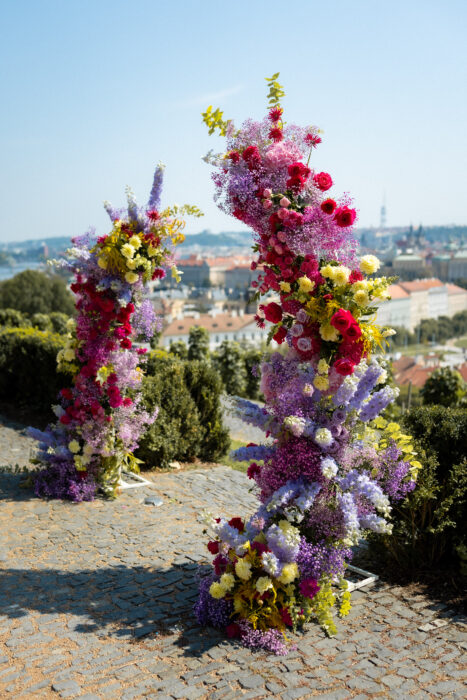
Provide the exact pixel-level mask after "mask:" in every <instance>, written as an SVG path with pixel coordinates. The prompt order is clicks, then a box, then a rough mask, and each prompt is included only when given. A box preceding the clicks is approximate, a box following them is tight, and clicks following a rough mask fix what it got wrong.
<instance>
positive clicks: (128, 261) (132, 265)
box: [126, 259, 138, 270]
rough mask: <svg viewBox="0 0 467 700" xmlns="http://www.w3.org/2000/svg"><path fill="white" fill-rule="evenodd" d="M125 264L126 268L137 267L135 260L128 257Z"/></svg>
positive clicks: (132, 268) (133, 268)
mask: <svg viewBox="0 0 467 700" xmlns="http://www.w3.org/2000/svg"><path fill="white" fill-rule="evenodd" d="M126 266H127V268H128V270H135V269H136V268H137V267H138V263H137V262H136V260H131V259H130V260H127V261H126Z"/></svg>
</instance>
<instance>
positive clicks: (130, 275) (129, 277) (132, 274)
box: [125, 272, 139, 284]
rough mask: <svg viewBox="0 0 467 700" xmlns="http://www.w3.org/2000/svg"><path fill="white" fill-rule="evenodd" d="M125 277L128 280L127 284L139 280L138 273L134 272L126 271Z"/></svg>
mask: <svg viewBox="0 0 467 700" xmlns="http://www.w3.org/2000/svg"><path fill="white" fill-rule="evenodd" d="M125 279H126V281H127V282H128V284H134V283H135V282H137V281H138V280H139V275H137V274H136V272H127V273H126V275H125Z"/></svg>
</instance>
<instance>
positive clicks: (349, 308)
mask: <svg viewBox="0 0 467 700" xmlns="http://www.w3.org/2000/svg"><path fill="white" fill-rule="evenodd" d="M277 78H278V74H276V75H274V76H273V77H272V78H271V79H268V83H269V89H270V90H269V111H268V114H267V116H266V118H264V119H263V120H262V121H261V122H255V121H252V120H248V121H246V122H245V123H244V124H243V125H242V127H241V128H240V129H236V128H235V126H234V124H233V122H232V121H226V120H224V119H223V114H222V112H220V111H219V110H215V111H213V110H212V108H211V107H210V108H208V110H207V111H206V112H205V113H204V114H203V118H204V121H205V122H206V124H207V125H208V127H209V130H210V132H211V133H214V132H215V131H219V132H220V134H221V135H223V136H225V137H226V139H227V148H226V150H225V151H224V152H223V153H221V154H214V153H212V152H211V153H209V154H208V156H207V157H206V160H207V161H208V162H209V163H211V164H212V165H213V166H214V167H215V171H214V174H213V180H214V184H215V187H216V194H215V199H216V201H217V203H218V205H219V206H220V208H221V209H222V210H223V211H224V212H226V213H228V214H231V215H232V216H234V217H236V218H237V219H239V220H240V221H243V222H244V223H245V224H247V225H248V226H250V227H251V228H252V229H253V231H254V237H255V242H254V251H255V253H256V257H255V260H254V262H253V263H252V269H255V268H259V269H260V275H259V279H258V283H257V290H256V298H257V299H260V298H261V297H265V299H264V301H263V303H261V304H260V305H259V310H260V313H259V314H258V315H257V317H256V321H257V323H258V325H259V326H261V327H263V326H264V325H265V323H266V322H268V323H270V324H271V330H270V337H271V338H274V340H275V341H276V342H277V343H278V344H285V347H286V352H285V353H279V352H276V353H273V354H272V356H271V357H270V358H269V359H267V360H266V361H264V362H263V364H262V366H261V391H262V393H263V394H264V396H265V400H266V403H265V406H264V408H263V407H258V406H257V405H256V404H253V403H251V402H248V401H246V400H243V399H241V400H238V401H237V406H236V410H237V412H238V415H239V416H240V417H241V418H243V420H245V421H247V422H248V423H251V424H252V425H255V426H257V427H259V428H262V429H263V430H264V431H265V433H266V435H267V436H269V437H272V444H268V445H248V446H247V447H244V448H241V449H239V450H237V451H236V452H235V453H234V456H235V457H236V458H237V459H238V460H241V461H244V460H248V461H250V466H249V468H248V476H249V477H250V479H252V480H253V481H254V482H255V484H256V486H257V492H258V497H259V507H258V510H257V511H256V513H255V514H254V515H253V516H252V517H251V518H249V519H248V520H247V521H245V520H244V519H242V518H240V517H235V518H232V519H230V520H226V519H225V518H217V519H215V520H214V519H209V524H210V526H211V527H212V531H213V535H214V536H213V538H212V539H211V541H210V542H209V543H208V549H209V552H210V553H211V554H212V555H213V557H214V559H213V571H212V574H211V575H210V576H208V577H207V578H205V579H203V581H202V582H201V587H200V597H199V600H198V602H197V604H196V608H195V612H196V615H197V618H198V621H199V622H200V623H202V624H211V625H214V626H217V627H223V628H225V629H226V631H227V634H228V635H229V636H232V637H240V638H241V639H242V640H243V642H244V643H245V644H247V645H250V646H252V647H263V648H266V649H269V650H271V651H274V652H276V653H285V652H286V650H287V645H286V631H287V628H293V629H296V628H297V627H298V626H300V625H302V624H303V623H304V622H307V621H309V620H310V619H312V618H315V619H317V620H318V622H319V623H320V624H321V626H322V627H323V628H324V630H326V632H327V633H329V634H333V633H335V631H336V626H335V622H334V619H333V608H337V610H338V613H339V615H341V616H344V615H346V614H347V613H348V611H349V609H350V594H349V592H348V591H347V583H346V581H345V578H344V573H345V569H346V565H347V563H348V562H349V560H350V558H351V556H352V550H351V546H352V545H353V544H355V543H356V542H357V541H358V540H359V539H360V538H361V537H363V536H364V535H365V533H366V532H368V531H369V530H373V531H376V532H386V533H387V532H390V530H391V524H390V511H391V503H393V502H394V501H398V500H400V499H402V498H404V496H405V495H406V494H407V493H408V492H409V491H410V490H412V489H413V488H414V486H415V479H416V472H417V469H418V468H419V467H420V464H419V463H418V462H417V461H416V460H415V454H414V452H413V449H412V447H411V445H410V437H409V436H407V435H404V434H403V433H402V432H401V430H400V428H399V426H398V425H397V424H396V423H389V422H388V421H386V420H385V419H384V418H382V417H381V416H380V415H379V414H380V413H381V411H383V409H384V408H385V407H386V406H387V405H388V404H389V403H390V402H391V401H392V400H393V399H394V398H395V397H396V395H397V390H396V389H394V388H392V387H391V386H390V385H389V384H388V383H387V381H386V371H385V369H384V363H383V361H382V359H381V355H378V354H377V352H376V351H378V350H382V349H383V347H384V344H385V343H386V340H385V339H386V338H387V337H388V336H389V335H391V334H392V333H393V331H392V330H391V329H389V328H381V327H379V326H378V325H377V324H376V322H375V316H376V311H377V303H378V302H379V301H380V300H382V299H385V298H388V297H389V294H388V286H389V284H390V282H391V281H392V280H390V279H387V278H385V277H377V276H375V273H376V272H377V270H378V268H379V266H380V263H379V261H378V259H377V258H376V257H374V256H372V255H366V256H363V257H362V258H360V259H359V258H358V256H357V246H356V243H355V241H354V238H353V235H352V225H353V224H354V222H355V220H356V217H357V213H356V210H355V209H354V208H353V205H352V201H351V199H350V197H349V196H348V195H344V196H343V197H340V198H338V197H335V196H332V195H331V192H332V187H333V184H334V183H333V179H332V176H331V175H330V174H329V173H327V172H317V171H315V170H313V168H312V165H311V164H310V161H311V157H312V154H313V150H314V149H315V148H317V147H318V145H319V144H320V143H321V136H320V132H319V130H318V129H317V128H316V127H314V126H308V127H304V128H303V127H299V126H296V125H295V124H287V123H285V122H284V120H283V110H282V107H281V105H280V99H281V97H282V96H283V94H284V93H283V90H282V86H281V85H280V84H279V83H278V80H277Z"/></svg>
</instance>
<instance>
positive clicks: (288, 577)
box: [278, 562, 298, 583]
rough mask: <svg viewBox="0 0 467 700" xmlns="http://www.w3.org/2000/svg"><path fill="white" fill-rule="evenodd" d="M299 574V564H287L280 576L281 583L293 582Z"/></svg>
mask: <svg viewBox="0 0 467 700" xmlns="http://www.w3.org/2000/svg"><path fill="white" fill-rule="evenodd" d="M297 576H298V566H297V565H296V563H295V562H293V564H285V565H284V568H283V569H282V573H281V575H280V576H279V578H278V581H280V582H281V583H292V581H294V580H295V579H296V578H297Z"/></svg>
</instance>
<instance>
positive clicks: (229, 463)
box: [220, 438, 250, 472]
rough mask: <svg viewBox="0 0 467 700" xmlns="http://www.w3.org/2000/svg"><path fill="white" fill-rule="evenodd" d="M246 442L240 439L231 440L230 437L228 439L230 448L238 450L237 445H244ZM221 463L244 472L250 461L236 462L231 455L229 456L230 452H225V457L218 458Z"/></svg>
mask: <svg viewBox="0 0 467 700" xmlns="http://www.w3.org/2000/svg"><path fill="white" fill-rule="evenodd" d="M247 444H248V443H246V442H242V441H241V440H233V439H232V438H231V439H230V450H229V452H231V451H232V450H238V448H239V447H246V446H247ZM220 462H221V463H222V464H225V465H227V466H228V467H232V469H236V470H237V471H239V472H246V470H247V469H248V467H249V466H250V462H236V461H235V460H234V459H232V457H230V454H229V453H227V455H226V456H225V457H222V459H221V460H220Z"/></svg>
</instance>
